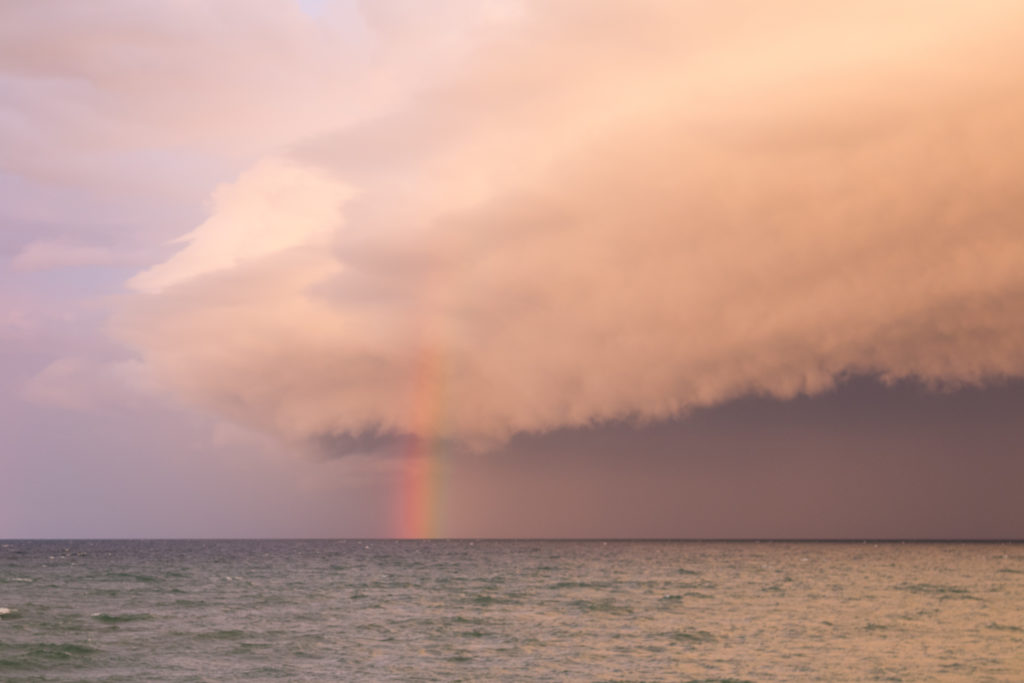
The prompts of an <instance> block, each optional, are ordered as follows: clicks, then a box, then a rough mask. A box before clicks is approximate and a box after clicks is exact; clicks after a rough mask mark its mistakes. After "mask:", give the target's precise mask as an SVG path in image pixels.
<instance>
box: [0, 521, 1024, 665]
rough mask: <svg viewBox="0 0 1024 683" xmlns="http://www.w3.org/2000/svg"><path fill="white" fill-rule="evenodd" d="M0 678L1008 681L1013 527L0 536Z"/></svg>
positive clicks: (1019, 611)
mask: <svg viewBox="0 0 1024 683" xmlns="http://www.w3.org/2000/svg"><path fill="white" fill-rule="evenodd" d="M0 680H3V681H241V680H245V681H263V680H298V681H336V680H337V681H562V680H565V681H707V680H744V681H801V680H823V681H867V680H885V681H925V680H935V681H1024V545H1019V544H1009V543H1004V544H998V543H991V544H990V543H966V544H958V543H907V544H900V543H881V544H873V543H753V542H736V543H719V542H674V541H666V542H630V541H609V542H602V541H475V542H474V541H355V540H349V541H3V542H0Z"/></svg>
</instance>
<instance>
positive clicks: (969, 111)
mask: <svg viewBox="0 0 1024 683" xmlns="http://www.w3.org/2000/svg"><path fill="white" fill-rule="evenodd" d="M1021 45H1024V8H1022V7H1021V6H1020V5H1019V4H1018V3H1014V2H990V3H983V4H977V5H974V4H968V3H952V2H949V3H934V2H927V3H926V2H919V1H911V0H900V1H897V2H884V3H883V2H875V1H874V0H871V1H868V2H856V3H854V2H849V3H839V4H835V3H833V4H831V5H829V6H828V7H827V8H826V7H824V6H822V5H821V4H820V3H815V2H808V1H804V0H792V1H789V0H787V1H786V2H782V3H773V4H771V5H770V6H769V5H767V4H764V3H755V2H745V1H741V0H735V1H730V2H722V3H688V2H677V1H674V0H673V1H664V2H660V1H655V0H642V1H638V2H630V3H622V2H611V1H610V2H601V1H597V2H594V1H592V0H588V1H565V2H560V1H556V2H548V1H546V0H545V1H543V2H541V1H537V2H529V1H526V0H494V1H492V2H486V3H481V2H470V1H468V0H467V1H465V2H462V1H455V0H452V1H446V2H440V3H431V4H430V7H429V9H428V8H427V7H426V5H423V4H422V3H416V2H402V1H395V2H388V1H376V0H375V1H374V2H356V1H354V0H353V1H344V2H343V1H341V0H339V1H338V2H330V1H327V2H322V3H299V2H294V1H292V0H266V1H262V2H248V1H243V0H217V1H216V2H191V1H188V2H180V3H164V2H157V1H155V0H154V1H153V2H141V3H140V2H136V1H135V0H132V1H128V0H125V1H123V2H122V1H121V0H109V1H108V2H105V3H103V4H102V5H81V4H77V3H71V2H68V3H36V2H29V1H25V2H17V1H16V2H11V3H6V4H4V6H3V7H0V91H2V92H3V98H2V100H3V102H4V104H3V105H0V149H2V150H3V152H2V153H0V197H2V198H3V202H2V203H0V226H2V230H0V348H2V349H3V354H2V356H0V371H2V372H3V378H4V382H3V383H2V384H0V406H3V407H5V410H4V413H5V414H6V417H5V418H4V419H5V420H6V421H7V422H8V424H6V425H4V426H5V428H6V431H7V433H8V434H10V435H11V436H10V437H9V439H8V443H7V445H6V446H3V447H2V448H0V466H2V468H3V472H4V473H5V475H6V478H8V479H9V480H10V481H14V482H18V484H17V491H18V492H17V493H16V494H14V498H13V499H11V498H9V499H7V501H6V502H4V503H0V537H2V536H18V535H57V536H60V535H92V536H103V535H126V534H127V535H143V536H145V535H185V536H188V535H206V534H207V531H205V530H204V529H209V528H213V529H218V530H219V531H217V532H216V533H214V534H213V535H256V536H260V535H388V534H391V533H396V532H395V530H394V528H393V526H391V525H392V524H393V517H394V510H395V508H396V506H400V505H401V500H400V499H401V497H402V496H403V495H405V494H404V493H403V488H402V487H403V486H404V484H402V483H401V482H402V471H403V468H405V467H406V464H405V463H403V460H402V456H400V455H397V454H396V453H397V452H399V451H402V448H404V447H400V446H399V444H408V443H409V439H410V438H412V439H418V440H419V441H420V442H421V443H424V444H434V446H432V447H431V448H426V449H421V450H423V452H424V453H432V454H433V455H432V456H425V457H438V458H440V457H442V455H441V454H442V453H444V454H446V455H444V456H443V457H444V458H446V459H445V466H444V468H441V469H438V470H437V471H436V472H441V471H442V470H443V472H444V479H445V481H444V482H443V484H444V486H443V490H444V494H443V496H442V495H441V494H440V493H437V495H435V496H432V497H431V496H427V498H429V499H430V500H431V501H432V502H431V505H434V506H438V509H439V510H440V509H441V508H442V507H443V508H444V515H443V516H444V517H445V525H444V529H443V530H442V531H443V532H444V533H451V534H471V535H491V534H495V535H531V536H543V535H556V536H564V535H597V536H601V535H638V536H644V535H655V536H665V535H669V536H671V535H686V536H707V535H711V536H721V535H725V536H787V535H802V536H807V535H815V536H830V535H841V536H856V535H872V536H885V535H896V536H899V535H932V536H943V535H952V536H961V535H967V536H971V535H980V536H1007V535H1011V536H1012V535H1021V534H1024V528H1021V527H1020V526H1019V524H1018V525H1017V526H1014V525H1013V523H1012V519H1013V518H1017V519H1024V517H1022V516H1021V515H1020V514H1019V512H1021V510H1020V509H1019V508H1013V507H1012V501H1011V499H1010V498H1006V499H1005V500H1004V498H1001V497H1000V496H1011V493H1010V492H1009V491H1005V492H1002V489H1000V488H999V487H998V486H996V487H995V489H993V486H994V484H993V483H992V482H993V481H1003V480H1005V479H1006V477H1011V476H1015V475H1016V473H1019V466H1018V465H1017V460H1016V459H1015V457H1014V456H1016V457H1019V455H1020V450H1019V446H1020V442H1021V435H1020V430H1019V428H1017V427H1016V426H1015V418H1014V417H1012V411H1011V410H1009V409H1008V408H1006V406H1010V405H1017V406H1019V405H1020V401H1021V396H1022V394H1021V389H1020V386H1019V378H1020V377H1021V376H1022V374H1024V314H1022V311H1024V228H1022V226H1021V224H1020V216H1021V212H1022V208H1024V207H1022V205H1021V203H1022V201H1024V200H1022V196H1021V192H1020V189H1019V186H1020V178H1021V177H1024V123H1021V122H1022V121H1024V85H1022V83H1021V80H1020V79H1019V78H1018V77H1017V75H1018V74H1019V73H1021V69H1022V68H1024V49H1022V48H1021V47H1020V46H1021ZM425 363H428V364H430V367H432V368H434V369H433V370H431V372H430V373H429V375H428V376H429V381H427V380H424V377H425V375H424V374H423V367H425V365H424V364H425ZM863 377H870V378H874V379H873V380H871V381H872V382H874V385H872V387H871V388H865V386H864V385H863V382H864V381H865V380H863V379H857V378H863ZM851 381H852V384H850V382H851ZM965 387H967V388H966V389H965ZM873 403H883V404H885V405H889V406H891V409H892V410H893V411H894V412H895V414H897V415H905V416H906V420H905V421H904V422H900V423H899V426H898V427H893V426H892V425H888V423H886V422H885V420H884V419H883V416H881V415H879V414H877V413H876V412H873V411H872V410H871V408H870V406H871V404H873ZM951 405H956V406H960V409H959V410H957V411H953V412H952V413H950V412H949V406H951ZM993 405H997V406H1001V408H1000V410H1005V411H1006V412H1005V415H1006V418H1005V421H1003V422H1000V421H998V420H997V421H996V422H994V423H993V422H991V418H989V417H986V414H987V413H991V412H992V410H990V409H986V410H981V409H980V408H979V406H989V407H991V406H993ZM780 406H783V407H780ZM1000 410H996V411H995V412H996V414H998V415H1003V414H1004V413H1003V412H1000ZM817 411H825V414H827V415H828V416H829V417H828V419H827V420H825V423H824V424H821V423H819V422H818V421H816V419H812V416H816V415H819V412H817ZM844 411H849V412H848V418H846V419H844V418H843V415H844V414H846V413H845V412H844ZM922 414H925V415H929V416H930V417H929V419H918V418H917V417H912V416H919V415H922ZM425 416H428V417H425ZM715 416H721V418H720V419H721V420H724V422H719V421H716V420H718V418H716V417H715ZM765 416H772V419H774V420H777V423H769V422H766V420H767V419H768V418H767V417H765ZM865 416H868V417H870V419H868V417H865ZM865 420H866V422H865ZM957 420H960V421H961V422H957ZM950 421H953V423H955V424H957V425H958V426H959V428H960V429H959V431H958V432H957V433H958V434H972V435H975V437H974V438H971V439H966V438H965V439H959V440H958V439H953V440H950V439H948V438H943V439H939V438H937V437H936V434H941V433H943V431H942V430H943V429H944V428H945V423H948V422H950ZM939 422H941V423H942V424H939ZM708 424H710V425H715V426H713V427H708V426H706V425H708ZM982 424H984V425H986V426H985V428H984V429H982V428H981V425H982ZM701 425H705V426H701ZM782 425H788V426H786V427H785V428H783V427H782ZM852 425H858V426H856V427H854V426H852ZM776 429H782V431H783V432H784V433H785V435H786V436H785V438H783V439H782V440H781V442H780V443H784V444H785V447H782V446H778V447H774V446H770V443H771V441H770V439H769V441H765V439H766V438H768V437H766V436H765V435H766V434H769V433H772V434H774V433H775V431H773V430H776ZM595 430H596V431H595ZM595 434H604V435H606V436H607V439H597V440H596V441H595V436H594V435H595ZM697 434H699V438H698V437H697V436H695V435H697ZM666 435H671V436H666ZM862 435H866V436H862ZM672 443H675V444H677V448H672V447H671V446H670V444H672ZM602 444H604V445H602ZM630 444H632V445H630ZM879 453H887V454H889V455H886V456H885V457H880V456H879V455H878V454H879ZM342 456H343V457H342ZM709 463H714V464H713V465H710V464H709ZM975 463H977V464H975ZM930 464H931V465H933V466H934V467H932V466H930ZM911 470H914V471H928V472H931V473H932V474H930V475H929V476H928V477H924V478H922V479H919V480H920V481H925V482H927V483H926V484H923V485H922V489H921V491H919V492H917V493H914V494H909V493H908V494H907V495H906V496H904V497H903V499H902V502H901V498H900V496H899V495H898V492H899V491H904V492H906V491H907V490H908V488H913V487H914V482H915V481H918V479H915V478H914V477H911V476H910V475H909V474H908V472H909V471H911ZM971 472H975V474H974V475H973V476H974V477H975V478H974V479H972V478H971V476H972V475H971ZM993 473H997V474H999V476H998V477H997V478H996V479H995V480H993V479H992V477H993V476H994V475H993ZM437 476H438V477H440V476H441V475H440V474H437ZM862 479H863V480H864V481H866V482H871V481H874V482H876V484H874V485H875V486H877V495H876V496H875V498H877V499H878V501H881V502H880V503H879V502H877V501H875V502H872V501H874V500H875V499H874V498H872V497H871V496H870V495H865V496H858V495H852V494H851V495H847V494H842V495H840V494H834V495H832V494H830V495H829V496H824V495H816V494H814V491H832V490H833V489H834V488H835V486H837V484H836V482H841V481H860V480H862ZM76 481H82V482H88V483H89V486H90V487H92V488H93V490H96V491H117V492H119V493H117V494H116V495H113V496H112V497H111V496H109V495H107V494H104V496H105V497H106V498H105V499H106V500H111V501H116V503H115V502H111V504H110V505H109V506H104V504H102V503H95V504H88V505H86V509H87V510H88V513H87V514H84V515H75V514H73V513H72V509H73V508H74V507H75V506H76V505H82V501H83V500H85V499H86V498H87V496H85V494H84V493H82V492H81V491H79V490H77V489H76V488H75V486H74V485H73V484H74V482H76ZM947 481H948V482H955V481H959V482H961V486H962V491H963V497H962V502H961V505H962V506H963V507H964V508H965V509H968V508H971V509H975V510H976V512H974V513H970V514H968V515H967V517H966V518H964V517H962V516H958V515H954V516H952V517H950V516H949V515H947V514H946V513H943V512H941V511H942V510H944V509H947V508H943V507H942V505H943V503H944V502H946V503H948V501H950V500H960V498H958V494H957V493H956V491H957V489H950V488H949V487H950V486H952V484H949V485H947ZM666 482H675V483H677V484H678V485H677V486H670V485H667V484H666ZM694 482H701V483H700V484H696V483H694ZM759 482H760V485H761V486H762V493H763V495H760V496H759V495H756V494H755V491H757V490H758V489H757V486H758V483H759ZM421 483H422V485H424V486H426V483H425V482H421ZM435 484H436V486H437V487H438V491H440V490H441V488H440V487H441V483H440V481H438V482H435ZM868 485H869V484H864V486H868ZM432 486H433V485H432ZM694 487H696V488H694ZM993 490H995V491H996V493H995V494H992V495H995V496H996V497H995V498H994V499H992V500H991V501H989V502H988V507H985V506H981V508H979V505H980V503H979V501H981V500H986V498H985V496H986V495H988V494H986V493H985V492H986V491H987V492H989V493H991V492H992V491H993ZM687 491H689V492H690V493H685V492H687ZM709 491H715V492H721V496H717V495H716V496H710V497H705V496H704V495H703V494H704V493H707V492H709ZM153 492H159V495H155V494H154V495H151V493H153ZM510 492H519V493H518V494H515V493H510ZM794 492H801V493H799V494H796V493H794ZM847 493H848V492H847ZM104 496H101V498H104ZM161 496H164V497H165V498H161ZM509 496H511V498H509ZM680 496H683V497H685V498H686V500H687V501H689V502H686V503H684V502H680ZM794 496H795V497H794ZM524 498H525V499H529V500H530V501H531V502H529V503H524V502H523V499H524ZM425 499H426V498H425ZM535 499H536V500H535ZM722 499H725V500H736V501H737V506H736V507H730V508H729V510H728V511H726V510H724V509H723V508H721V507H720V506H719V504H718V503H716V502H715V501H716V500H722ZM160 500H163V502H159V501H160ZM268 500H275V501H278V502H277V503H275V505H274V506H273V507H272V508H271V509H270V510H269V511H268V509H267V502H266V501H268ZM609 500H612V501H616V502H615V507H613V508H611V509H614V510H617V511H618V513H617V514H612V515H611V516H609V514H610V513H609V512H608V510H609V509H610V508H608V502H607V501H609ZM787 500H788V501H793V500H801V501H804V502H803V503H801V504H800V505H799V506H797V507H796V508H791V507H787V502H786V501H787ZM536 501H539V502H536ZM544 501H547V502H544ZM908 501H910V502H908ZM183 502H184V504H183ZM876 504H878V505H880V506H881V508H880V509H881V510H883V511H884V514H883V513H879V514H877V515H876V514H874V513H869V512H865V509H864V507H865V506H868V507H870V506H872V505H876ZM289 506H290V507H289ZM815 506H824V507H822V509H821V510H819V511H818V513H815V510H816V509H817V508H815ZM1008 506H1009V507H1008ZM285 508H288V509H292V510H294V512H280V510H281V509H285ZM825 508H827V510H826V509H825ZM956 509H960V508H956ZM145 510H148V511H149V512H141V511H145ZM979 510H980V511H979ZM985 510H988V511H987V512H986V511H985ZM922 511H925V512H922ZM819 513H820V514H819ZM1014 513H1017V514H1014ZM424 514H425V513H424ZM438 514H440V513H438ZM805 514H810V515H812V516H815V515H816V517H815V518H816V519H820V520H826V521H827V523H825V522H822V524H820V525H818V526H815V525H813V524H811V525H809V524H808V523H806V520H804V521H801V520H802V519H803V517H802V515H805ZM965 514H966V513H965ZM886 519H890V520H891V524H890V525H889V526H887V525H886V522H885V520H886ZM130 520H134V521H130ZM203 520H218V521H217V523H216V524H215V525H214V526H212V527H211V526H209V525H208V524H205V523H204V521H203ZM694 520H700V521H699V523H697V522H694ZM965 520H966V521H965ZM1007 520H1011V521H1007ZM204 524H205V526H204Z"/></svg>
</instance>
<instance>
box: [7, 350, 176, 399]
mask: <svg viewBox="0 0 1024 683" xmlns="http://www.w3.org/2000/svg"><path fill="white" fill-rule="evenodd" d="M21 394H22V397H23V398H25V399H26V400H28V401H30V402H32V403H35V404H38V405H45V406H53V407H57V408H61V409H64V410H71V411H74V412H82V413H99V412H105V411H108V410H110V409H112V408H117V409H118V411H124V410H130V409H131V408H133V407H135V406H137V405H138V402H139V399H140V398H154V397H157V396H158V395H159V394H158V393H157V391H156V386H155V385H154V384H153V381H152V378H151V377H150V373H149V370H148V368H146V367H145V366H144V365H142V364H141V363H139V362H138V361H133V360H125V361H96V360H93V359H89V358H84V357H77V356H66V357H62V358H58V359H57V360H55V361H53V362H52V363H49V364H48V365H47V366H46V367H45V368H43V369H42V370H41V371H39V372H38V373H36V374H35V375H33V376H32V377H31V378H29V380H28V381H27V382H25V384H24V386H23V387H22V392H21Z"/></svg>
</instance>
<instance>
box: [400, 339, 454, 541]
mask: <svg viewBox="0 0 1024 683" xmlns="http://www.w3.org/2000/svg"><path fill="white" fill-rule="evenodd" d="M442 360H443V359H442V357H441V354H440V353H439V352H438V351H437V350H436V348H426V349H424V350H423V352H422V353H421V354H420V359H419V362H418V363H417V369H416V373H415V379H414V385H413V400H412V415H411V416H410V417H411V430H410V431H411V433H412V435H411V436H410V437H409V439H408V440H407V441H406V444H405V447H404V452H403V453H402V454H401V457H402V466H401V472H400V474H399V476H400V482H399V485H398V496H397V500H396V505H395V522H394V535H395V537H397V538H438V537H440V536H442V535H443V533H444V514H443V505H444V482H445V473H446V472H445V470H446V466H447V460H448V457H447V453H446V449H445V448H444V440H443V438H442V432H443V430H442V426H443V425H442V423H443V419H444V415H443V411H442V405H443V403H444V402H443V400H442V394H443V384H444V383H443V379H444V372H443V371H444V368H443V367H442V364H443V363H442Z"/></svg>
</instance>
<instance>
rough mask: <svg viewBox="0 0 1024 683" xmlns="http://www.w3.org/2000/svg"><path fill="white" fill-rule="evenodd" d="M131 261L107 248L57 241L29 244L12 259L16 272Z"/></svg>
mask: <svg viewBox="0 0 1024 683" xmlns="http://www.w3.org/2000/svg"><path fill="white" fill-rule="evenodd" d="M130 260H132V257H131V256H130V255H128V254H118V253H116V252H114V251H113V250H112V249H110V248H109V247H95V246H89V245H83V244H69V243H67V242H57V241H53V242H51V241H37V242H30V243H29V244H27V245H25V247H24V248H23V249H22V250H21V251H20V252H19V253H18V254H17V255H16V256H15V257H14V258H13V259H11V265H12V266H14V268H15V269H16V270H29V271H32V270H51V269H54V268H72V267H77V266H103V265H110V264H114V263H124V262H126V261H130Z"/></svg>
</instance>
